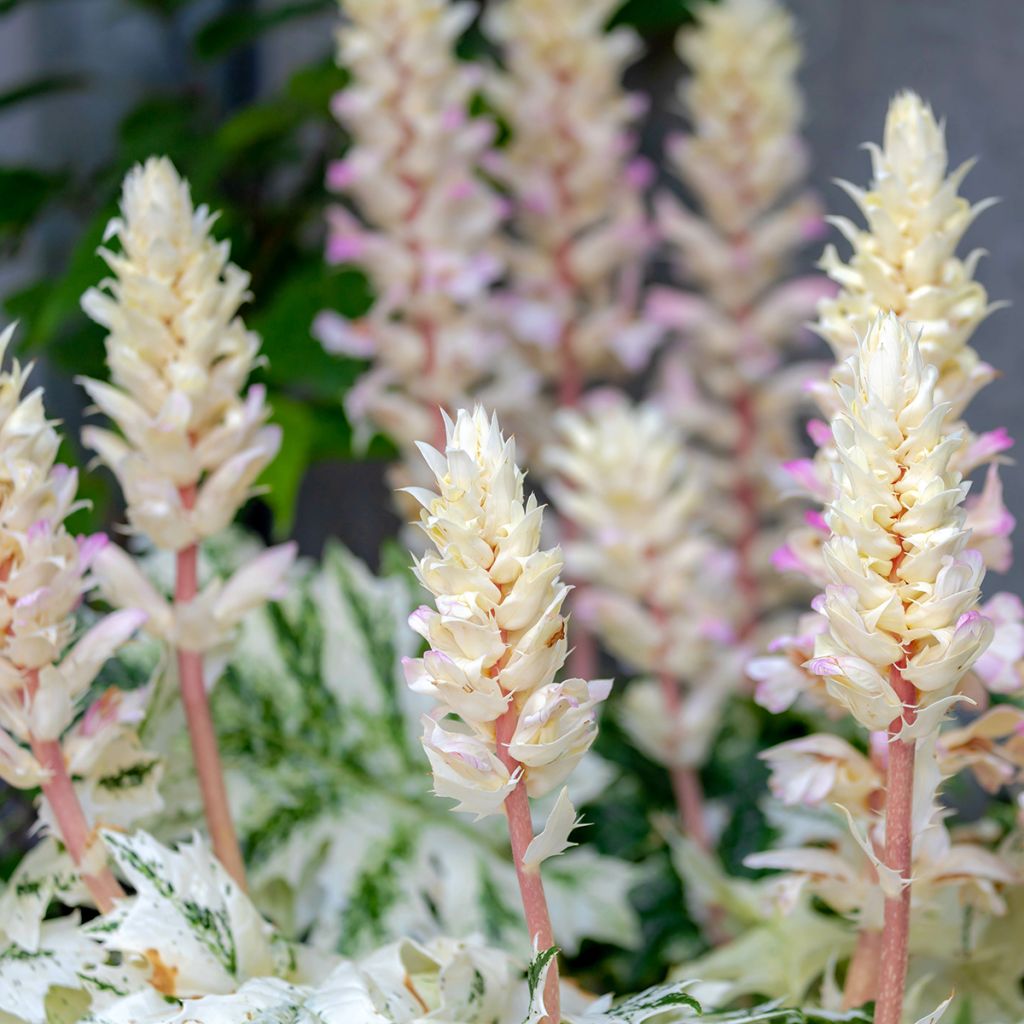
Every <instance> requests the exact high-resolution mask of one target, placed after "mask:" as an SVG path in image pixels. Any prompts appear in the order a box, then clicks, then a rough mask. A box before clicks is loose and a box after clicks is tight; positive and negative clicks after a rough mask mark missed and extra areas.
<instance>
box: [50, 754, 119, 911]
mask: <svg viewBox="0 0 1024 1024" xmlns="http://www.w3.org/2000/svg"><path fill="white" fill-rule="evenodd" d="M31 746H32V753H33V754H34V755H35V758H36V760H37V761H38V762H39V763H40V765H42V767H43V768H44V769H45V770H46V772H47V773H48V775H49V778H48V779H47V781H46V782H44V783H43V787H42V788H43V796H45V797H46V800H47V802H48V803H49V805H50V808H51V810H52V811H53V816H54V817H55V818H56V819H57V829H58V831H59V832H60V838H61V840H62V841H63V842H64V845H65V846H66V847H67V849H68V853H69V854H71V859H72V860H73V861H74V862H75V867H77V868H79V869H81V868H82V865H83V864H84V863H85V859H86V855H87V854H88V852H89V847H90V845H91V843H92V835H91V832H90V829H89V823H88V822H87V821H86V820H85V814H84V812H83V811H82V805H81V803H80V802H79V800H78V794H77V793H76V792H75V787H74V786H73V785H72V784H71V776H70V775H68V769H67V765H65V763H64V754H63V752H62V751H61V749H60V742H59V741H58V740H37V739H33V740H32V743H31ZM81 873H82V881H83V882H85V884H86V886H87V887H88V889H89V892H90V893H91V894H92V898H93V899H94V900H95V901H96V906H97V907H98V908H99V910H100V912H101V913H103V914H107V913H109V912H110V911H111V910H113V909H114V902H115V901H116V900H119V899H123V898H124V894H125V893H124V889H122V888H121V886H120V885H119V884H118V881H117V879H116V878H115V877H114V875H113V873H112V872H111V870H110V868H108V867H107V866H106V865H105V864H104V865H103V866H102V867H101V868H99V869H98V870H97V871H94V872H91V873H88V874H87V873H86V872H84V871H82V872H81Z"/></svg>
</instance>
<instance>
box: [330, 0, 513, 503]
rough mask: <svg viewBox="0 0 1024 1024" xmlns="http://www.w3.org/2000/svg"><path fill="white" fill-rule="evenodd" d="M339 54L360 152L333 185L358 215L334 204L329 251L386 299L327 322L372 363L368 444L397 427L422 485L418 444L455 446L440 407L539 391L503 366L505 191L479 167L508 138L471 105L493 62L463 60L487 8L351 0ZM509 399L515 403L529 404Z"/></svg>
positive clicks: (346, 118) (348, 347) (359, 413)
mask: <svg viewBox="0 0 1024 1024" xmlns="http://www.w3.org/2000/svg"><path fill="white" fill-rule="evenodd" d="M342 13H343V17H344V21H343V23H342V25H341V27H340V28H339V30H338V62H339V64H340V65H341V66H342V67H343V68H345V69H347V70H348V71H349V73H350V74H351V76H352V80H351V81H350V82H349V84H348V85H347V86H346V87H345V88H344V89H343V90H342V91H341V92H339V93H338V94H337V95H336V96H335V98H334V100H333V103H332V110H333V113H334V114H335V116H336V117H337V118H338V120H339V121H340V122H341V123H342V125H343V126H344V127H345V128H346V129H347V131H348V133H349V136H350V139H351V146H350V148H349V150H348V152H347V153H346V154H345V156H344V158H342V159H340V160H336V161H334V162H333V163H331V164H330V165H329V167H328V174H327V185H328V188H330V189H331V190H332V191H334V192H336V193H338V194H340V195H341V196H344V197H345V198H347V199H348V200H349V202H350V204H351V205H352V206H353V207H354V211H355V212H353V211H352V210H350V209H348V208H347V207H345V206H342V205H340V204H338V205H334V206H332V207H331V208H330V210H329V214H328V238H327V249H326V255H327V260H328V261H329V262H331V263H335V264H338V263H347V264H356V265H359V266H361V267H363V268H365V270H366V271H367V273H368V275H369V277H370V281H371V284H372V286H373V289H374V292H375V297H374V300H373V304H372V305H371V307H370V309H369V311H368V312H367V313H366V314H365V315H364V316H362V317H360V318H359V319H356V320H350V319H346V318H344V317H342V316H340V315H339V314H338V313H335V312H332V311H330V310H326V311H324V312H323V313H321V314H320V315H319V317H318V318H317V320H316V323H315V325H314V332H315V333H316V334H317V336H318V337H319V339H320V340H321V342H322V343H323V345H324V346H325V348H326V349H327V350H328V351H329V352H334V353H338V354H343V355H346V356H350V357H356V358H365V359H370V360H372V365H371V367H370V369H369V370H368V371H367V372H366V373H364V375H363V376H362V377H361V378H360V379H359V380H358V381H357V382H356V383H355V385H354V386H353V387H352V389H351V390H350V391H349V392H348V393H347V395H346V397H345V408H346V412H347V414H348V417H349V419H350V420H351V421H352V423H353V425H354V426H355V427H356V430H357V432H358V433H360V434H362V435H363V436H364V438H365V437H366V435H367V434H372V433H373V432H380V433H383V434H386V435H387V436H388V437H390V438H391V440H392V441H393V442H394V443H395V444H396V445H397V447H398V450H399V453H400V456H401V458H402V464H401V467H400V468H399V469H398V472H399V475H400V477H401V479H396V480H395V483H396V485H398V484H405V483H409V482H410V479H415V478H416V475H417V474H420V471H421V467H422V463H421V462H420V460H419V457H418V455H417V453H416V449H415V447H414V442H415V441H416V440H417V439H419V438H424V437H426V438H431V439H433V440H434V441H435V442H437V443H440V439H441V437H442V436H443V427H442V424H441V420H440V417H439V415H438V409H439V408H442V409H448V410H454V409H455V408H456V407H458V406H459V405H460V404H465V403H466V402H467V401H468V400H469V398H470V396H472V395H474V394H477V393H480V392H481V391H482V390H483V391H487V392H489V397H488V402H489V403H490V404H493V405H497V406H498V407H501V406H502V405H503V399H502V397H501V395H502V393H505V392H509V393H511V392H515V393H516V396H517V397H518V399H519V400H525V398H526V397H527V395H528V391H529V387H528V382H527V381H526V379H524V377H523V374H522V372H521V371H517V372H508V373H500V374H499V373H496V372H495V366H496V362H498V363H500V360H501V358H502V355H501V349H502V347H503V346H502V342H501V337H500V333H499V332H498V330H497V326H496V322H495V317H494V316H493V313H492V311H491V292H492V287H493V285H494V283H495V281H496V280H497V279H498V278H499V277H500V276H501V274H502V273H503V269H504V268H503V262H502V258H501V253H500V249H499V239H498V231H499V228H500V224H501V221H502V218H503V216H504V208H505V204H504V201H503V200H502V198H501V197H500V196H499V195H498V194H497V193H496V192H495V191H494V189H493V188H491V187H490V185H489V184H488V183H487V182H486V181H485V180H484V178H483V177H482V176H481V175H480V173H479V165H480V164H481V163H482V162H485V159H486V155H487V153H488V152H490V150H491V147H492V145H493V142H494V137H495V126H494V124H493V122H492V121H490V120H488V119H487V118H484V117H479V116H474V115H473V114H472V113H471V104H472V100H473V97H474V95H475V93H476V92H477V90H478V88H479V85H480V78H481V71H480V68H479V67H476V66H474V65H473V64H470V63H467V62H462V61H460V60H458V59H457V58H456V56H455V45H456V42H457V41H458V39H459V37H460V36H461V34H462V33H463V31H464V30H465V29H466V27H467V25H468V24H469V23H470V22H471V21H472V20H473V17H474V15H475V7H474V5H473V4H472V3H462V2H460V3H447V2H446V0H427V2H424V0H347V2H345V3H344V4H343V6H342ZM509 404H512V405H516V404H518V401H511V402H510V403H509Z"/></svg>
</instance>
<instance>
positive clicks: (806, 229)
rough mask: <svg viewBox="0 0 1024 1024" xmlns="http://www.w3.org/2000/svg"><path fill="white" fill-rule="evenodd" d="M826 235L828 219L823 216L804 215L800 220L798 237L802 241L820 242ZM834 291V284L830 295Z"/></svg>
mask: <svg viewBox="0 0 1024 1024" xmlns="http://www.w3.org/2000/svg"><path fill="white" fill-rule="evenodd" d="M827 236H828V221H826V220H825V218H824V217H821V216H814V217H805V218H804V219H803V220H802V221H801V222H800V237H801V239H803V241H804V242H808V243H809V242H820V241H822V240H823V239H825V238H826V237H827ZM835 293H836V286H835V285H833V286H832V290H831V292H830V293H828V294H830V295H834V294H835Z"/></svg>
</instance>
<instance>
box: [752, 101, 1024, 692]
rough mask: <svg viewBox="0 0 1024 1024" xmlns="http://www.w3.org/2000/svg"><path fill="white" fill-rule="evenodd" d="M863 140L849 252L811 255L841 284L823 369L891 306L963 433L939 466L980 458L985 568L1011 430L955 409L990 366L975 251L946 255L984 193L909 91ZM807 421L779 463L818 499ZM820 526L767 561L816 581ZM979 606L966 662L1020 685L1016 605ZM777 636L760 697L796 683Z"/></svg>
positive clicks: (830, 307) (998, 532) (792, 656)
mask: <svg viewBox="0 0 1024 1024" xmlns="http://www.w3.org/2000/svg"><path fill="white" fill-rule="evenodd" d="M868 149H869V151H870V152H871V154H872V160H873V164H874V180H873V181H872V183H871V186H870V189H869V190H867V191H863V190H861V189H858V188H856V187H855V186H853V185H849V184H847V185H845V186H844V187H845V188H846V191H847V192H848V193H849V194H850V195H851V196H852V197H853V198H854V199H855V200H856V202H857V204H858V206H859V207H860V209H861V211H862V212H863V214H864V216H865V218H866V220H867V222H868V226H867V229H858V228H857V227H856V226H855V225H854V224H853V223H851V222H850V221H848V220H846V219H845V218H833V222H834V223H836V224H837V226H838V227H839V228H840V230H841V231H842V233H843V235H844V236H845V237H846V238H847V239H848V240H849V242H850V244H851V246H852V247H853V254H852V256H851V258H850V261H849V263H846V264H844V263H842V262H841V261H840V259H839V257H838V255H837V254H836V252H835V250H834V248H832V247H831V246H830V247H829V248H828V249H826V252H825V256H824V258H823V260H822V266H823V267H824V268H825V269H826V270H827V271H828V273H829V274H830V276H832V277H833V279H834V280H835V281H836V282H837V283H838V284H839V285H840V286H841V288H840V291H839V293H838V295H837V296H836V297H835V298H834V299H828V300H825V301H824V302H822V304H821V307H820V315H819V320H818V323H817V329H818V331H819V332H820V333H821V334H822V335H823V336H824V337H825V338H826V340H827V341H828V342H829V344H830V345H831V346H832V349H833V351H834V352H835V355H836V357H837V359H838V360H839V362H838V363H837V365H836V368H835V370H834V373H833V376H834V377H835V378H836V379H839V380H843V381H845V379H846V378H845V375H846V374H848V373H849V365H850V364H849V362H848V357H849V356H850V355H851V353H852V352H854V351H855V350H856V346H857V342H856V339H857V338H858V337H862V336H863V335H864V333H865V332H866V331H867V330H868V328H869V327H870V326H871V325H872V324H873V323H874V320H875V318H876V317H877V316H878V315H879V314H880V313H886V312H892V313H894V314H896V315H897V316H899V317H900V319H901V320H903V322H904V323H906V324H907V325H908V326H909V327H910V329H911V330H912V331H913V332H915V334H916V335H917V336H918V342H919V351H920V357H921V360H922V361H923V363H924V364H925V365H927V366H930V367H932V368H933V369H934V371H935V383H934V394H935V401H936V403H937V404H940V405H942V406H943V407H944V408H945V410H946V413H945V415H946V418H947V421H948V422H947V427H948V428H949V429H950V430H954V429H955V431H956V432H957V433H959V434H960V435H961V436H962V443H960V444H959V445H958V446H957V449H956V451H954V452H953V453H952V454H951V456H950V464H949V468H950V470H951V471H955V472H957V473H959V474H960V475H962V476H964V477H966V476H967V475H968V474H970V473H971V472H972V471H974V470H975V469H977V468H978V467H979V466H982V465H984V464H985V463H988V464H989V468H988V472H987V475H986V478H985V484H984V488H983V490H982V493H981V494H980V495H978V496H972V497H970V498H968V499H967V500H966V502H965V505H964V508H965V510H966V520H965V528H966V529H967V530H968V531H969V532H970V545H969V546H970V548H971V549H972V550H973V551H976V552H977V553H978V554H979V555H980V556H981V560H982V561H983V562H984V564H985V566H986V568H988V569H994V570H997V571H1000V572H1002V571H1005V570H1006V569H1008V568H1009V566H1010V562H1011V558H1012V547H1011V544H1010V533H1011V532H1012V530H1013V527H1014V518H1013V516H1012V515H1011V514H1010V513H1009V512H1008V511H1007V509H1006V508H1005V506H1004V505H1003V497H1002V487H1001V485H1000V482H999V476H998V462H999V459H1000V457H1001V455H1002V453H1003V452H1005V451H1006V449H1007V448H1009V447H1010V446H1011V445H1012V444H1013V441H1012V439H1011V438H1010V437H1009V436H1008V435H1007V433H1006V431H1005V430H1004V429H997V430H993V431H990V432H989V433H987V434H982V435H975V434H973V433H972V432H971V431H970V429H969V428H968V427H967V426H966V425H965V424H964V423H963V422H962V421H960V416H961V415H962V413H963V412H964V409H965V407H966V406H967V404H968V403H969V401H970V400H971V398H972V397H973V396H974V394H976V393H977V391H978V389H979V388H980V387H982V386H983V385H984V384H986V383H988V382H989V381H990V380H991V379H992V378H993V377H994V375H995V371H994V370H993V369H992V367H990V366H988V365H987V364H986V363H984V362H982V361H981V360H980V359H979V357H978V354H977V353H976V352H975V351H974V349H973V348H971V347H970V345H969V341H970V337H971V334H972V333H973V331H974V329H975V327H977V325H978V324H979V323H980V322H981V320H982V319H983V318H984V317H985V316H986V314H987V313H988V312H989V311H991V309H992V308H993V307H992V305H990V304H989V303H988V300H987V297H986V294H985V290H984V288H983V287H982V286H981V285H980V284H979V283H978V282H976V281H974V280H973V278H972V275H973V271H974V267H975V265H976V263H977V260H978V254H977V253H974V254H972V255H971V256H969V257H968V258H967V259H966V260H961V259H959V258H958V257H957V256H956V248H957V245H958V243H959V241H960V238H961V237H962V235H963V233H964V231H966V229H967V227H968V226H969V224H970V223H971V221H972V220H973V218H974V217H975V216H976V215H977V213H978V212H979V210H981V209H983V208H984V207H985V206H987V205H988V204H987V203H978V204H975V205H974V206H971V205H970V204H969V203H968V202H967V200H965V199H964V198H962V197H961V196H959V195H958V194H957V190H958V188H959V185H960V182H961V181H962V180H963V177H964V175H965V174H966V172H967V170H968V169H969V167H970V164H969V163H968V164H965V165H963V166H962V167H961V168H959V169H958V170H957V171H954V172H953V173H952V174H949V175H947V173H946V169H947V154H946V144H945V136H944V131H943V128H942V126H941V125H940V124H938V123H936V120H935V117H934V115H933V114H932V111H931V109H930V108H929V107H928V106H927V104H925V103H924V102H923V100H921V98H920V97H918V96H916V95H915V94H913V93H909V92H907V93H902V94H900V95H898V96H897V97H896V98H895V99H894V100H893V102H892V103H891V105H890V107H889V112H888V116H887V118H886V123H885V138H884V145H883V146H882V147H881V148H879V147H878V146H868ZM847 383H848V381H847ZM813 390H814V393H815V397H816V399H817V401H818V403H819V405H820V407H821V409H822V411H823V413H824V414H825V416H826V417H828V418H831V417H832V416H833V415H835V413H836V411H837V410H838V409H839V408H840V402H839V399H838V397H837V396H838V394H839V392H838V391H837V390H836V389H835V388H833V387H831V386H825V385H819V386H816V387H814V389H813ZM809 433H810V435H811V437H812V439H813V440H814V442H815V444H816V445H817V446H818V452H817V455H816V456H815V458H814V459H806V458H801V459H794V460H792V461H790V462H788V463H787V464H786V466H785V469H786V470H787V471H788V473H789V475H790V476H791V478H792V479H793V480H794V481H795V483H796V486H797V488H798V489H799V490H800V491H801V492H802V493H803V494H805V495H807V496H809V497H811V498H812V499H813V500H814V501H815V502H818V503H821V504H824V503H827V502H828V501H829V500H830V499H831V497H832V486H833V473H834V468H833V467H834V463H835V461H836V459H837V458H838V456H837V453H836V443H835V440H834V438H833V432H832V430H831V429H830V427H829V425H828V424H827V423H826V422H824V421H821V420H814V421H812V422H811V424H810V426H809ZM828 534H829V529H828V526H827V524H826V523H825V520H824V518H823V517H822V516H820V515H819V514H818V513H817V512H808V513H807V514H806V522H805V523H804V524H803V525H801V526H799V527H797V528H795V529H793V530H792V531H791V532H790V534H789V537H788V539H787V542H786V544H785V545H784V546H783V547H782V548H780V549H779V550H778V551H777V552H776V554H775V559H774V561H775V564H776V566H777V567H778V568H779V569H782V570H785V571H791V572H793V573H795V574H799V575H802V576H805V577H808V578H810V579H811V580H812V581H813V582H814V583H816V584H817V585H819V586H822V585H824V584H825V583H826V582H828V579H829V573H828V570H827V568H826V565H825V563H824V562H823V559H822V546H823V544H824V543H825V541H826V539H827V537H828ZM984 611H985V614H986V617H988V618H990V619H991V620H992V621H993V624H994V626H995V630H996V636H995V640H994V642H993V645H992V648H991V650H990V652H988V653H986V654H985V655H984V656H982V657H981V658H980V659H979V660H978V662H977V664H976V665H975V668H974V673H975V674H976V675H977V676H978V677H979V678H980V679H981V681H982V682H983V683H984V685H985V686H987V687H989V688H990V689H992V690H993V691H994V692H1004V693H1005V692H1009V691H1012V690H1017V689H1020V687H1021V686H1022V684H1024V676H1022V674H1021V667H1020V662H1021V660H1022V659H1024V628H1022V625H1021V623H1022V621H1024V607H1022V606H1021V604H1020V602H1019V600H1017V599H1016V598H1013V597H1012V596H1010V595H1003V594H1001V595H996V597H994V598H993V599H992V601H991V602H989V604H987V605H986V606H985V608H984ZM801 632H804V631H801ZM778 646H779V648H780V649H781V650H780V653H777V654H776V655H775V656H774V657H772V658H765V659H759V660H758V661H756V662H755V663H754V665H753V666H752V670H753V672H754V673H756V677H757V678H758V680H759V683H760V684H761V689H762V692H763V693H764V694H765V695H766V699H767V700H768V701H770V702H771V703H774V704H778V702H779V700H780V699H786V698H782V697H781V695H782V694H783V693H788V694H789V695H790V696H789V697H788V700H789V702H791V700H792V699H794V697H795V694H796V692H797V690H798V689H799V683H798V680H797V675H798V670H797V669H796V668H795V664H799V661H800V660H801V659H800V658H799V654H800V653H801V651H802V646H801V645H800V644H797V645H795V646H794V645H792V644H790V642H789V641H786V640H783V641H779V642H778ZM786 652H788V656H787V653H786ZM772 694H774V696H772Z"/></svg>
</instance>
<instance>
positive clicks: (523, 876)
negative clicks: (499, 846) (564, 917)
mask: <svg viewBox="0 0 1024 1024" xmlns="http://www.w3.org/2000/svg"><path fill="white" fill-rule="evenodd" d="M518 717H519V713H518V712H517V711H516V706H515V703H514V701H511V700H510V701H509V705H508V710H507V711H506V712H505V713H504V714H503V715H502V716H501V717H500V718H499V719H498V720H497V722H496V723H495V726H494V734H495V739H496V741H497V744H496V745H497V748H498V757H499V758H500V759H501V762H502V764H504V765H505V767H506V768H508V770H509V772H510V773H512V772H515V771H517V770H519V769H520V768H521V765H520V764H519V762H518V761H517V760H516V759H515V758H514V757H513V756H512V755H511V754H510V753H509V752H508V745H509V743H510V742H511V740H512V736H513V734H514V733H515V730H516V722H517V720H518ZM505 817H506V818H507V819H508V835H509V840H510V842H511V845H512V859H513V861H514V862H515V866H516V878H517V879H518V880H519V891H520V893H521V894H522V898H523V911H524V913H525V915H526V927H527V930H528V931H529V933H530V942H531V944H532V945H533V947H534V949H535V950H536V951H541V952H542V951H543V950H546V949H550V948H551V947H552V946H553V945H554V944H555V939H554V934H553V932H552V930H551V915H550V913H549V912H548V902H547V898H546V897H545V895H544V883H543V882H542V881H541V877H540V871H539V870H538V869H534V870H530V869H529V868H527V867H526V865H525V864H524V862H523V858H524V856H525V854H526V848H527V847H528V846H529V845H530V843H531V841H532V840H533V822H532V821H531V819H530V800H529V797H528V795H527V793H526V778H525V776H520V779H519V783H518V785H517V786H516V787H515V789H513V790H512V792H511V793H510V794H509V795H508V796H507V797H506V798H505ZM559 1000H560V996H559V979H558V959H557V957H556V958H555V959H553V960H552V961H551V966H550V968H549V969H548V974H547V979H546V980H545V983H544V1009H545V1011H546V1013H547V1016H546V1017H545V1018H544V1020H545V1021H546V1022H547V1024H561V1019H562V1016H561V1007H560V1005H559Z"/></svg>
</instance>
